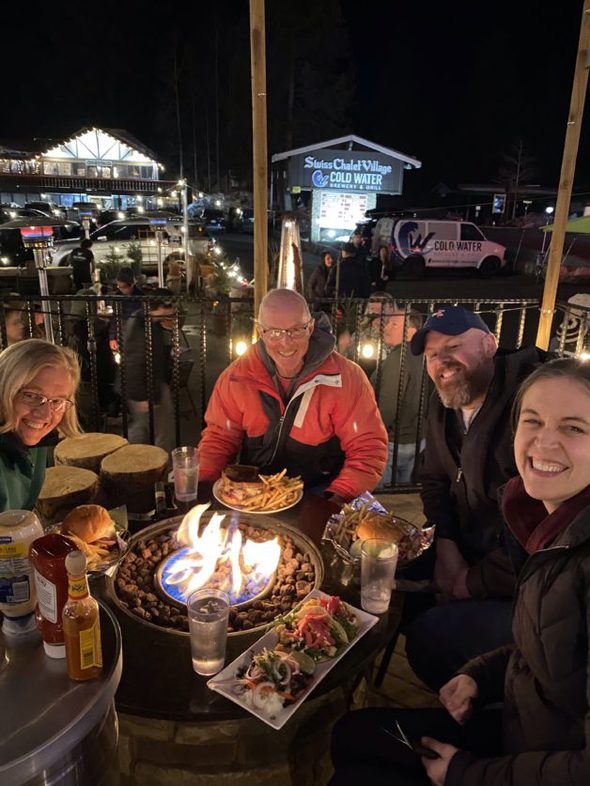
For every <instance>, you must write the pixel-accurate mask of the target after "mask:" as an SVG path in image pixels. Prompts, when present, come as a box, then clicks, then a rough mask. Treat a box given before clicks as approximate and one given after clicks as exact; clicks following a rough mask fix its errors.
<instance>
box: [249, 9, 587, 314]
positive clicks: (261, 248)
mask: <svg viewBox="0 0 590 786" xmlns="http://www.w3.org/2000/svg"><path fill="white" fill-rule="evenodd" d="M588 2H590V0H588ZM250 60H251V71H252V153H253V190H254V316H255V317H257V316H258V310H259V307H260V301H261V300H262V298H263V297H264V295H265V294H266V291H267V289H268V218H267V213H266V205H267V199H268V194H267V190H268V143H267V126H266V38H265V20H264V0H250Z"/></svg>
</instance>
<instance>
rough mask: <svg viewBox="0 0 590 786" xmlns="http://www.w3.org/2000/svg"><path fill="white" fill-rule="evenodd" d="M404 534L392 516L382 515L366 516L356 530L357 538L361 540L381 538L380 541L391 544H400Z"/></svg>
mask: <svg viewBox="0 0 590 786" xmlns="http://www.w3.org/2000/svg"><path fill="white" fill-rule="evenodd" d="M402 534H403V533H402V532H401V531H400V529H399V527H397V526H396V524H395V523H394V521H393V520H392V518H391V516H387V515H383V514H382V513H374V514H371V515H369V516H366V517H365V518H364V519H363V521H361V523H360V524H359V525H358V527H357V530H356V537H357V538H358V539H359V540H368V539H369V538H379V539H380V540H388V541H389V542H390V543H396V544H397V543H398V542H399V540H400V538H401V536H402Z"/></svg>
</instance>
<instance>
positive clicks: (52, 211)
mask: <svg viewBox="0 0 590 786" xmlns="http://www.w3.org/2000/svg"><path fill="white" fill-rule="evenodd" d="M25 208H30V209H32V210H40V211H41V212H42V213H45V214H46V215H48V216H55V217H56V218H67V217H68V213H67V210H66V209H65V207H64V206H63V205H57V204H56V203H55V202H25Z"/></svg>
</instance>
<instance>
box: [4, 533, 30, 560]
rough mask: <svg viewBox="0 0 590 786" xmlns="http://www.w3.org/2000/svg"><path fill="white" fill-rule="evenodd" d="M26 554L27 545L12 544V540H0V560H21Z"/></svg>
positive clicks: (21, 543)
mask: <svg viewBox="0 0 590 786" xmlns="http://www.w3.org/2000/svg"><path fill="white" fill-rule="evenodd" d="M27 554H28V547H27V544H26V543H24V542H22V541H21V542H19V543H14V542H12V539H7V538H5V537H4V538H0V559H18V558H19V557H20V559H23V557H26V556H27Z"/></svg>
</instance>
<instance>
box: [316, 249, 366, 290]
mask: <svg viewBox="0 0 590 786" xmlns="http://www.w3.org/2000/svg"><path fill="white" fill-rule="evenodd" d="M337 275H338V263H337V262H336V263H335V264H333V265H332V267H331V269H330V274H329V276H328V283H327V284H326V294H327V295H328V296H329V297H331V296H332V295H333V294H334V292H335V290H336V277H337ZM370 294H371V279H370V277H369V272H368V270H367V267H366V265H365V264H364V262H361V261H359V259H358V257H356V256H354V257H345V258H344V259H341V260H340V281H339V285H338V292H337V296H338V297H369V295H370Z"/></svg>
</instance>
